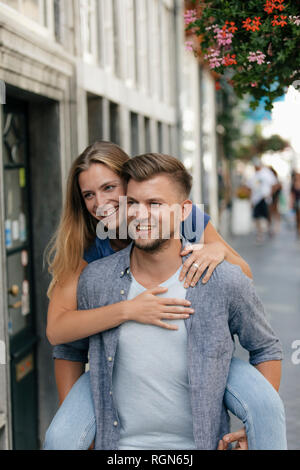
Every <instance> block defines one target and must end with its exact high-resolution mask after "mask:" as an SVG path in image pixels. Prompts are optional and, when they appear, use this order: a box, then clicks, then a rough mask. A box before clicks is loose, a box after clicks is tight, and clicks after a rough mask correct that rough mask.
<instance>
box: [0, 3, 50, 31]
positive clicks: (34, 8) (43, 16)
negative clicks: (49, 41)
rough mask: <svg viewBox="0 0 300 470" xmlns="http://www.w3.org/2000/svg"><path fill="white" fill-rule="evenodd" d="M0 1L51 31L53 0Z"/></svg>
mask: <svg viewBox="0 0 300 470" xmlns="http://www.w3.org/2000/svg"><path fill="white" fill-rule="evenodd" d="M0 3H4V4H5V5H7V6H8V7H10V8H12V9H14V10H17V11H18V12H19V13H21V14H22V15H24V16H26V17H27V18H29V19H30V20H31V21H34V22H35V23H37V24H39V25H40V26H43V27H45V28H47V29H49V30H51V31H53V15H54V0H1V1H0Z"/></svg>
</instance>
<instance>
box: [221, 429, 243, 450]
mask: <svg viewBox="0 0 300 470" xmlns="http://www.w3.org/2000/svg"><path fill="white" fill-rule="evenodd" d="M232 442H236V446H235V447H234V448H233V449H232V450H248V441H247V434H246V431H245V429H244V428H243V429H239V430H238V431H236V432H232V433H230V434H225V436H223V438H222V440H221V441H219V445H218V449H217V450H227V449H228V444H230V443H232Z"/></svg>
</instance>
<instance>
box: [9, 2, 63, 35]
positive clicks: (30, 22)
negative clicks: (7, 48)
mask: <svg viewBox="0 0 300 470" xmlns="http://www.w3.org/2000/svg"><path fill="white" fill-rule="evenodd" d="M22 2H23V0H18V9H15V8H14V7H12V6H10V5H7V4H6V3H4V2H2V1H1V0H0V13H3V14H4V15H6V16H8V17H9V18H10V19H11V20H13V21H14V22H15V21H16V22H19V24H20V25H22V26H25V27H26V28H28V29H29V30H30V31H32V32H34V33H37V34H39V35H40V36H43V37H46V38H48V39H53V40H55V31H54V1H53V0H44V1H43V0H39V21H35V20H34V19H32V18H30V17H29V16H27V15H26V14H24V13H23V12H22V8H21V5H22ZM44 2H45V3H44ZM41 5H42V7H41ZM45 5H46V12H47V15H46V21H47V25H45V24H42V23H41V19H44V18H45V7H44V6H45Z"/></svg>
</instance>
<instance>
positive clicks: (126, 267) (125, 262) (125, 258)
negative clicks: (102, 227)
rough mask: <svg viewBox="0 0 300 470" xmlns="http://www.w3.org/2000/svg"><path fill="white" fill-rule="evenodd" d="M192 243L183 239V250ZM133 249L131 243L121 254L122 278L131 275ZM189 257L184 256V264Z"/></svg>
mask: <svg viewBox="0 0 300 470" xmlns="http://www.w3.org/2000/svg"><path fill="white" fill-rule="evenodd" d="M190 244H191V243H190V242H189V241H188V240H187V239H186V238H184V237H182V239H181V245H182V249H183V248H184V247H185V246H186V245H190ZM132 248H133V242H131V243H130V244H129V245H128V246H127V247H126V248H124V249H123V250H121V251H120V252H119V253H120V256H121V257H120V261H119V272H120V277H124V276H125V274H127V275H128V274H129V273H130V255H131V250H132ZM188 257H189V254H188V255H186V256H183V258H182V263H184V262H185V260H186V259H187V258H188Z"/></svg>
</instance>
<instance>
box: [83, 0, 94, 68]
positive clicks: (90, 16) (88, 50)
mask: <svg viewBox="0 0 300 470" xmlns="http://www.w3.org/2000/svg"><path fill="white" fill-rule="evenodd" d="M96 15H97V10H96V2H95V0H80V19H81V34H82V46H83V55H84V59H85V60H87V61H88V62H95V61H97V25H96Z"/></svg>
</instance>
